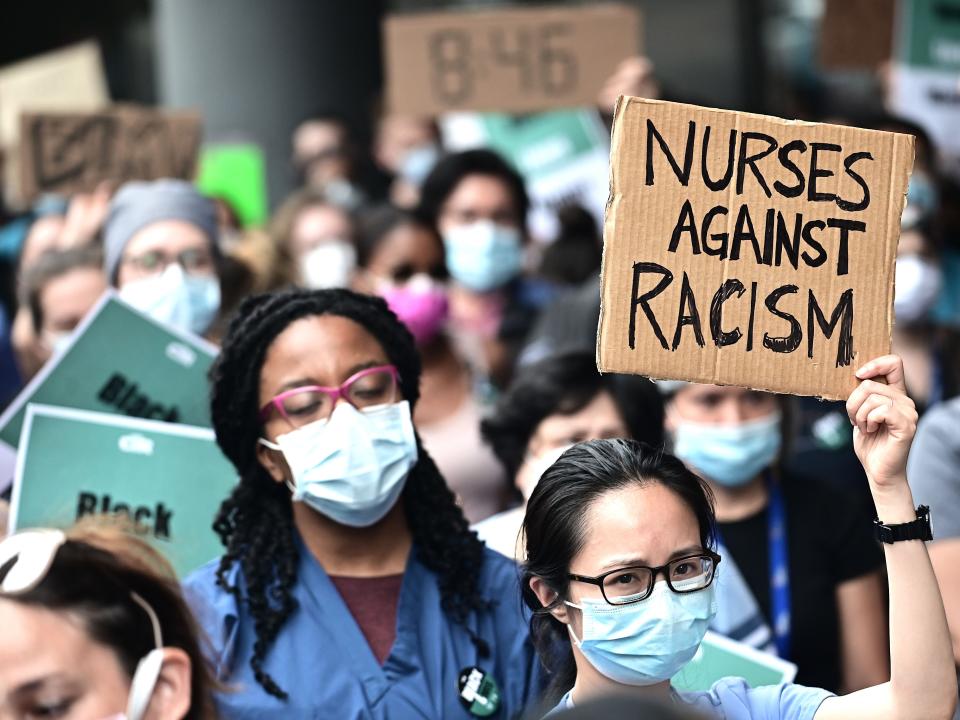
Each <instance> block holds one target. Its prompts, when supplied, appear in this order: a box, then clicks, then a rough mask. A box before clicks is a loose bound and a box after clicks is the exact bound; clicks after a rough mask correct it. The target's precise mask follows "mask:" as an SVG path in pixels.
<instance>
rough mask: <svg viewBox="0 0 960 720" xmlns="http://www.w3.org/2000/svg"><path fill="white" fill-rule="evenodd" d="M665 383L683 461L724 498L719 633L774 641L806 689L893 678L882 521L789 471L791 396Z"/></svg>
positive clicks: (760, 643)
mask: <svg viewBox="0 0 960 720" xmlns="http://www.w3.org/2000/svg"><path fill="white" fill-rule="evenodd" d="M658 387H659V388H660V389H661V390H662V392H663V393H664V395H665V400H666V423H665V426H666V429H667V434H668V436H669V438H670V440H671V446H672V451H673V453H674V454H675V455H676V456H677V457H678V458H680V460H682V461H683V462H684V463H685V464H686V465H687V467H689V468H690V469H691V470H692V471H693V472H695V473H697V474H698V475H699V476H700V477H702V478H703V479H704V480H705V481H706V482H707V483H708V485H709V486H710V489H711V491H712V492H713V495H714V497H715V498H716V514H717V530H718V533H719V541H720V543H721V554H723V555H724V556H725V558H726V559H727V567H726V569H725V570H724V577H723V578H722V580H723V582H721V584H720V586H719V588H718V590H717V596H718V597H717V599H718V603H719V606H720V613H719V614H718V615H717V617H716V618H715V620H714V624H713V626H712V627H713V629H714V630H716V631H718V632H721V633H723V634H725V635H729V636H732V637H733V638H734V639H735V640H740V641H743V642H747V643H748V644H751V645H754V646H755V647H758V648H761V649H763V648H765V647H766V646H767V645H768V643H769V641H770V638H771V637H772V640H773V646H774V647H775V649H776V652H777V654H778V655H780V656H781V657H783V658H785V659H787V660H790V661H791V662H794V663H796V664H797V666H798V671H797V681H798V682H800V683H802V684H805V685H812V686H815V687H822V688H825V689H827V690H830V691H831V692H840V691H844V692H849V691H853V690H859V689H861V688H864V687H869V686H871V685H875V684H877V683H880V682H883V681H884V680H886V679H887V677H888V676H889V666H888V664H887V656H886V652H885V649H884V648H885V647H886V635H885V632H886V631H885V615H884V605H883V585H882V564H883V559H882V557H881V554H880V550H879V548H878V547H877V544H876V541H875V540H874V538H873V535H872V533H871V520H872V518H871V516H870V515H868V514H866V512H865V509H864V507H863V505H862V504H860V503H858V502H857V501H856V500H855V499H853V498H851V497H850V496H848V495H847V494H845V493H842V492H841V491H840V490H839V489H837V488H834V487H831V486H829V485H827V484H826V483H824V482H823V481H822V480H821V479H820V478H817V477H806V476H801V477H792V476H788V475H786V474H785V473H784V472H783V469H782V466H781V464H780V460H781V458H782V456H783V455H784V454H785V453H784V445H785V442H784V439H785V435H786V434H787V433H786V427H787V426H788V422H787V420H786V418H785V414H786V412H787V411H788V408H789V405H788V404H787V401H786V399H781V398H778V397H777V396H775V395H773V394H771V393H764V392H759V391H756V390H747V389H744V388H739V387H721V386H717V385H698V384H694V383H683V382H675V381H671V382H660V383H658ZM748 608H749V612H748V611H747V609H748ZM757 610H759V613H757ZM734 612H735V613H736V615H731V613H734ZM732 618H736V620H733V619H732Z"/></svg>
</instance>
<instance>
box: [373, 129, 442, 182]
mask: <svg viewBox="0 0 960 720" xmlns="http://www.w3.org/2000/svg"><path fill="white" fill-rule="evenodd" d="M436 142H437V138H436V133H435V130H434V127H433V124H432V123H431V122H430V121H429V120H428V119H427V118H420V117H414V116H412V115H388V116H387V117H385V118H383V120H381V122H380V126H379V128H378V130H377V144H376V155H377V162H379V163H380V166H381V167H383V168H384V169H385V170H389V171H390V172H391V173H394V174H398V173H400V171H401V170H402V168H403V164H404V160H405V159H406V157H407V156H408V154H409V153H410V152H411V151H414V150H417V149H419V148H423V147H430V146H433V145H435V144H436Z"/></svg>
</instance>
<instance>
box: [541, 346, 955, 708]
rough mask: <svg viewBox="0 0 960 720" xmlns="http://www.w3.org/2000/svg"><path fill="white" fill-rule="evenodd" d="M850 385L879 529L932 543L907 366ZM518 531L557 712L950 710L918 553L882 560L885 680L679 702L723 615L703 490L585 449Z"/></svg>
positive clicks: (665, 470)
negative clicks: (920, 506) (674, 704)
mask: <svg viewBox="0 0 960 720" xmlns="http://www.w3.org/2000/svg"><path fill="white" fill-rule="evenodd" d="M857 376H858V377H859V378H860V379H861V383H860V385H859V386H858V387H857V388H856V389H855V390H854V391H853V392H852V393H851V395H850V398H849V400H848V402H847V409H848V413H849V417H850V421H851V422H853V423H855V424H856V425H857V436H856V445H857V455H858V456H859V458H860V460H861V462H862V463H863V465H864V469H865V470H866V473H867V476H868V477H869V478H870V488H871V492H872V493H873V497H874V500H875V502H876V505H877V512H878V514H879V517H880V518H881V520H882V522H883V523H884V524H885V525H886V526H887V531H888V532H889V533H890V534H891V535H893V536H894V537H895V533H896V532H897V530H896V526H898V525H907V526H908V527H911V528H913V529H915V530H916V531H917V535H913V537H923V536H924V535H926V534H927V533H928V532H929V530H930V524H929V518H927V519H926V520H924V519H922V517H920V515H919V513H918V511H916V510H915V509H914V504H913V497H912V496H911V493H910V488H909V486H908V484H907V478H906V462H907V453H908V450H909V447H910V441H911V440H912V438H913V433H914V429H915V427H916V420H917V413H916V410H915V409H914V407H913V402H912V401H911V400H910V399H909V398H908V397H907V395H906V392H905V389H904V385H903V370H902V365H901V363H900V361H899V359H898V358H896V357H895V356H885V357H882V358H878V359H876V360H873V361H871V362H870V363H867V365H865V366H863V367H862V368H860V370H859V371H858V372H857ZM934 512H936V509H934ZM891 526H893V527H891ZM899 530H900V531H904V532H905V529H904V528H902V527H901V528H899ZM524 531H525V534H526V554H527V564H526V566H525V571H524V580H525V582H524V588H523V598H524V601H525V602H526V604H527V606H528V607H529V608H530V609H531V610H532V611H534V612H535V613H536V614H535V615H534V617H533V619H532V621H531V634H532V635H533V637H534V639H535V642H536V644H537V647H538V650H539V651H540V653H541V657H542V659H543V661H544V663H545V664H546V666H547V667H548V668H549V669H550V670H551V671H552V675H553V682H552V685H551V688H550V690H551V692H552V694H554V695H561V696H562V697H561V699H560V701H559V704H558V706H557V711H559V709H561V708H569V707H574V706H577V705H579V704H580V703H583V702H585V701H587V700H589V699H591V698H594V697H598V696H601V695H603V694H607V693H610V692H613V691H615V690H625V689H629V688H632V690H633V692H634V693H635V694H636V696H637V697H642V698H661V699H663V700H668V699H675V700H678V701H680V702H682V703H686V704H688V705H689V706H692V707H693V708H695V709H697V710H700V711H703V712H704V713H706V714H707V715H708V717H720V718H726V719H727V720H751V719H754V718H755V719H757V720H759V719H760V718H765V719H766V718H780V719H782V720H812V719H814V718H815V719H816V720H856V719H861V718H862V719H863V720H877V719H878V718H891V719H893V718H898V719H899V718H904V719H905V718H931V719H933V718H939V719H942V720H946V719H947V718H949V717H950V714H951V713H952V712H953V709H954V706H955V705H956V688H955V685H954V672H953V670H954V669H953V658H952V654H951V652H950V642H949V638H948V637H947V625H946V621H945V618H944V613H943V605H942V602H941V599H940V593H939V592H938V589H937V585H936V578H935V577H934V575H933V573H932V572H931V568H930V562H929V559H928V556H927V551H926V548H925V546H924V544H923V542H922V541H921V540H919V539H915V540H910V539H896V540H893V541H892V542H891V544H885V546H884V547H885V554H886V558H887V568H888V572H889V592H890V608H891V620H890V633H891V637H892V641H891V643H890V646H889V649H890V652H891V653H892V668H893V673H892V679H891V680H890V682H886V683H884V684H880V685H876V686H873V687H870V688H867V689H864V690H861V691H858V692H854V693H851V694H849V695H846V696H843V697H834V696H831V693H830V692H829V691H827V690H823V689H817V688H812V687H803V686H801V685H793V684H782V685H774V686H766V687H758V688H750V687H749V686H748V685H747V683H746V682H745V681H744V680H743V679H742V678H726V679H723V680H720V681H719V682H717V683H716V684H715V685H714V686H713V687H712V688H711V689H710V690H709V691H707V692H694V693H676V692H675V691H674V690H672V689H671V687H670V678H671V677H673V676H674V675H675V674H676V673H677V671H679V670H680V669H681V668H683V666H684V665H686V663H687V662H689V661H690V660H691V659H692V658H693V657H694V655H695V654H696V652H697V650H698V647H699V646H700V643H701V641H702V640H703V637H704V634H705V632H706V630H707V627H708V623H709V621H710V618H711V617H712V616H713V615H714V613H715V612H716V606H717V600H716V598H715V596H714V594H715V582H714V578H715V576H716V570H717V567H718V564H720V565H722V564H723V563H721V560H723V561H724V562H725V561H726V558H725V557H722V556H720V555H718V554H717V553H716V552H715V549H716V544H715V538H714V518H713V511H712V508H711V503H710V491H709V488H708V487H707V486H705V485H704V483H703V481H702V480H701V479H700V478H698V477H696V476H695V475H694V474H693V473H692V472H690V470H689V469H688V468H686V467H684V465H683V464H682V463H681V462H679V461H678V460H677V458H674V457H672V456H670V455H666V454H663V453H661V452H658V451H655V450H653V449H652V448H649V447H646V446H644V445H641V444H639V443H635V442H632V441H629V440H597V441H592V442H589V443H582V444H579V445H576V446H574V447H573V448H571V449H570V450H568V451H567V452H566V453H564V454H563V455H562V456H561V457H560V459H559V460H558V461H557V462H556V463H555V464H554V465H553V466H552V467H551V468H549V469H548V470H547V472H546V473H544V476H543V478H542V479H541V480H540V483H539V484H538V485H537V487H536V489H535V490H534V492H533V494H532V495H531V497H530V502H529V504H528V506H527V516H526V519H525V521H524ZM907 537H908V538H909V537H910V535H907ZM720 572H721V573H722V572H723V570H722V569H721V571H720ZM661 575H662V576H663V578H662V579H661V578H660V576H661ZM812 632H817V630H816V629H814V630H812Z"/></svg>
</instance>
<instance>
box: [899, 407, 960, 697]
mask: <svg viewBox="0 0 960 720" xmlns="http://www.w3.org/2000/svg"><path fill="white" fill-rule="evenodd" d="M958 429H960V398H954V399H953V400H948V401H946V402H944V403H941V404H940V405H938V406H937V407H935V408H933V409H932V410H930V412H928V413H927V414H926V415H924V416H923V419H922V420H921V421H920V426H919V428H918V429H917V439H916V441H915V442H914V443H913V448H912V449H911V451H910V459H909V462H908V463H907V472H908V475H909V476H910V478H911V480H910V484H911V486H912V487H913V492H914V496H915V497H916V498H917V502H919V503H920V504H921V505H929V506H930V507H934V508H937V525H936V536H935V537H934V539H933V542H932V543H930V545H929V546H928V547H929V551H930V561H931V562H932V563H933V571H934V572H935V573H936V574H937V582H938V583H939V584H940V592H941V593H942V594H943V604H944V607H945V609H946V611H947V623H948V625H949V626H950V638H951V640H952V643H953V659H954V662H955V663H956V665H957V667H958V668H960V432H958ZM958 715H960V713H958Z"/></svg>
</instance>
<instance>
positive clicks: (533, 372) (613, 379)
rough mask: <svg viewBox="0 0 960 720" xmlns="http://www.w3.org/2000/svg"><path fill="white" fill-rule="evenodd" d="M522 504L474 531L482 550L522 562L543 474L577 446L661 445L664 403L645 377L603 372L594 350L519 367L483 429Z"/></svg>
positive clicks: (479, 524)
mask: <svg viewBox="0 0 960 720" xmlns="http://www.w3.org/2000/svg"><path fill="white" fill-rule="evenodd" d="M481 431H482V433H483V438H484V440H486V441H487V442H488V443H489V444H490V446H491V447H492V448H493V451H494V453H496V456H497V459H498V460H499V461H500V462H501V464H502V465H503V468H504V470H505V471H506V476H507V477H508V478H509V479H510V480H509V485H510V488H509V489H510V490H511V491H512V492H514V493H517V492H519V494H520V496H521V497H522V502H521V503H520V504H519V505H518V506H517V507H515V508H512V509H510V510H507V511H506V512H502V513H500V514H499V515H494V516H493V517H492V518H489V519H487V520H484V521H483V522H481V523H478V524H477V525H475V526H474V530H476V531H477V535H478V536H479V537H480V539H481V540H483V541H484V542H485V543H486V544H487V546H488V547H491V548H493V549H494V550H496V551H497V552H499V553H502V554H504V555H506V556H507V557H516V558H517V559H518V560H521V561H522V560H523V541H522V539H521V538H519V537H518V536H519V534H520V526H521V525H522V524H523V515H524V513H525V512H526V502H527V500H528V499H529V497H530V493H532V492H533V488H534V487H536V484H537V481H538V480H539V479H540V476H541V475H542V474H543V472H544V470H546V469H547V468H548V467H550V466H551V465H552V464H553V462H554V461H555V460H556V459H557V458H558V457H560V455H561V454H563V452H564V451H565V450H566V449H567V448H569V447H570V446H571V445H574V444H576V443H578V442H583V441H585V440H598V439H607V438H618V437H629V438H634V439H636V440H642V441H644V442H647V443H649V444H650V445H652V446H655V447H659V446H660V445H662V444H663V402H662V401H661V400H660V396H659V394H658V393H657V390H656V388H655V387H654V386H653V384H652V383H651V382H650V381H649V380H647V379H646V378H642V377H638V376H634V377H628V376H624V375H601V374H600V373H598V372H597V365H596V360H595V359H594V355H593V354H592V353H573V354H569V355H560V356H557V357H553V358H549V359H547V360H543V361H541V362H538V363H535V364H533V365H530V366H527V367H524V368H523V369H522V370H520V371H519V372H518V373H517V375H516V377H514V379H513V381H512V382H511V383H510V387H509V388H507V390H506V392H505V393H504V394H503V395H502V396H501V397H500V398H499V400H498V401H497V405H496V408H495V409H494V411H493V413H492V414H491V415H490V417H488V418H486V419H485V420H484V421H483V423H482V424H481Z"/></svg>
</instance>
